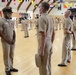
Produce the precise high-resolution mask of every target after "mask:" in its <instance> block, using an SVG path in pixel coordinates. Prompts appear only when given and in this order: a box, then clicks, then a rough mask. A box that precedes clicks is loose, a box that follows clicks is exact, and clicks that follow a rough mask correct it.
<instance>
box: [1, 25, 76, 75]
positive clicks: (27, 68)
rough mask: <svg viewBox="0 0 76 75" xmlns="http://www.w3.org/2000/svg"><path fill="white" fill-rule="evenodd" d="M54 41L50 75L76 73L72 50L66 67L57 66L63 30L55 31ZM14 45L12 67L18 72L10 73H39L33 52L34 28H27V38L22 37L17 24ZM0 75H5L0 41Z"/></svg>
mask: <svg viewBox="0 0 76 75" xmlns="http://www.w3.org/2000/svg"><path fill="white" fill-rule="evenodd" d="M55 34H56V35H55V41H54V44H53V54H52V75H76V51H72V62H71V63H69V64H68V65H67V67H58V66H57V65H58V64H59V63H60V61H61V52H62V41H63V30H58V31H55ZM16 35H17V39H16V47H15V55H14V67H15V68H18V70H19V72H17V73H12V75H39V72H38V68H37V67H36V65H35V60H34V59H35V53H36V52H37V39H36V29H34V28H33V30H29V35H30V37H29V38H24V32H23V31H21V27H20V26H19V27H18V28H17V29H16ZM0 75H5V70H4V63H3V54H2V46H1V42H0Z"/></svg>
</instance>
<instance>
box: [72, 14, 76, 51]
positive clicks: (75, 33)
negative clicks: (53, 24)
mask: <svg viewBox="0 0 76 75" xmlns="http://www.w3.org/2000/svg"><path fill="white" fill-rule="evenodd" d="M72 50H76V15H75V16H74V21H73V48H72Z"/></svg>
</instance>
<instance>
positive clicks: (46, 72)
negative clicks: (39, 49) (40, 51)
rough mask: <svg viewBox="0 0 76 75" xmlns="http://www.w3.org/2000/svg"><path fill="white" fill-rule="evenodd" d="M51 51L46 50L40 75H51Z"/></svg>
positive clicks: (42, 58)
mask: <svg viewBox="0 0 76 75" xmlns="http://www.w3.org/2000/svg"><path fill="white" fill-rule="evenodd" d="M51 54H52V51H51V49H50V50H49V51H46V50H45V54H44V56H43V57H41V67H39V73H40V75H51Z"/></svg>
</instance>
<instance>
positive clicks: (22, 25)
mask: <svg viewBox="0 0 76 75" xmlns="http://www.w3.org/2000/svg"><path fill="white" fill-rule="evenodd" d="M21 28H22V29H21V31H24V18H22V20H21Z"/></svg>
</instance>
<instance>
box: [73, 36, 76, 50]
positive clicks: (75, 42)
mask: <svg viewBox="0 0 76 75" xmlns="http://www.w3.org/2000/svg"><path fill="white" fill-rule="evenodd" d="M75 37H76V36H74V35H73V40H72V43H73V49H76V39H75Z"/></svg>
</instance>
